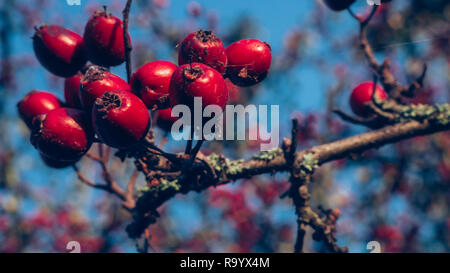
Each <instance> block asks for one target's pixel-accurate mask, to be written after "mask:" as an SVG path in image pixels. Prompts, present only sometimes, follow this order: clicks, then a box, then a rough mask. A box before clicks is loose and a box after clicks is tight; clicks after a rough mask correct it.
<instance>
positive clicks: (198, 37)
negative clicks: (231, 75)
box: [178, 30, 227, 74]
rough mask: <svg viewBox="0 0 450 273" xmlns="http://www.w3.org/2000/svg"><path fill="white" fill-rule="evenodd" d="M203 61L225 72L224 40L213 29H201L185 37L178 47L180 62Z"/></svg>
mask: <svg viewBox="0 0 450 273" xmlns="http://www.w3.org/2000/svg"><path fill="white" fill-rule="evenodd" d="M189 63H203V64H206V65H209V66H211V67H212V68H214V69H215V70H217V71H219V73H221V74H223V73H225V69H226V66H227V55H226V54H225V47H224V46H223V43H222V41H221V40H220V38H219V37H217V36H216V35H215V34H214V33H213V32H212V31H205V30H199V31H197V32H193V33H191V34H189V35H188V36H186V38H184V40H183V42H181V44H180V46H179V49H178V64H179V65H183V64H189Z"/></svg>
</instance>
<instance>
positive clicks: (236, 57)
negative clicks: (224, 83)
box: [226, 39, 272, 86]
mask: <svg viewBox="0 0 450 273" xmlns="http://www.w3.org/2000/svg"><path fill="white" fill-rule="evenodd" d="M226 53H227V57H228V66H227V76H228V77H229V78H230V80H231V81H232V82H233V83H234V84H236V85H237V86H250V85H254V84H257V83H259V82H261V81H262V80H264V79H265V78H266V76H267V74H268V73H269V69H270V64H271V62H272V53H271V49H270V46H269V44H268V43H265V42H261V41H258V40H255V39H246V40H240V41H237V42H234V43H232V44H231V45H229V46H228V47H227V50H226Z"/></svg>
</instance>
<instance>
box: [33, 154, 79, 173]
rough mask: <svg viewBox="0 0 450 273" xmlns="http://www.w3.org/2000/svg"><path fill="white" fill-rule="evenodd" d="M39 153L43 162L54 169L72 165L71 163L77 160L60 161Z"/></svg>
mask: <svg viewBox="0 0 450 273" xmlns="http://www.w3.org/2000/svg"><path fill="white" fill-rule="evenodd" d="M39 155H40V156H41V159H42V161H43V162H44V163H45V165H47V166H48V167H50V168H54V169H63V168H66V167H69V166H72V165H73V164H75V163H76V162H77V161H78V160H75V161H60V160H57V159H53V158H51V157H48V156H46V155H44V154H41V153H39Z"/></svg>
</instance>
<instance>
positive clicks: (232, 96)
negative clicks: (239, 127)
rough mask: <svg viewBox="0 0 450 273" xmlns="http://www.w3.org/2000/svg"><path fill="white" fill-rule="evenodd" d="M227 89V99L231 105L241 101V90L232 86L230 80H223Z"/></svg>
mask: <svg viewBox="0 0 450 273" xmlns="http://www.w3.org/2000/svg"><path fill="white" fill-rule="evenodd" d="M225 84H226V85H227V88H228V97H229V101H230V102H231V103H238V102H239V101H240V100H241V88H240V87H239V86H237V85H235V84H233V83H232V82H231V81H230V79H228V78H227V79H225Z"/></svg>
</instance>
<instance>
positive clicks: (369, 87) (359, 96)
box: [350, 82, 387, 117]
mask: <svg viewBox="0 0 450 273" xmlns="http://www.w3.org/2000/svg"><path fill="white" fill-rule="evenodd" d="M373 89H374V86H373V82H364V83H361V84H360V85H358V86H356V87H355V88H354V89H353V91H352V94H351V96H350V106H351V108H352V110H353V112H354V113H355V114H357V115H359V116H362V117H368V116H370V115H372V114H373V111H372V109H371V108H370V107H369V106H368V103H369V102H370V101H372V94H373ZM375 98H376V99H378V100H381V101H383V100H385V99H386V98H387V94H386V92H385V91H384V89H383V88H382V87H381V86H379V85H377V87H376V90H375Z"/></svg>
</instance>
